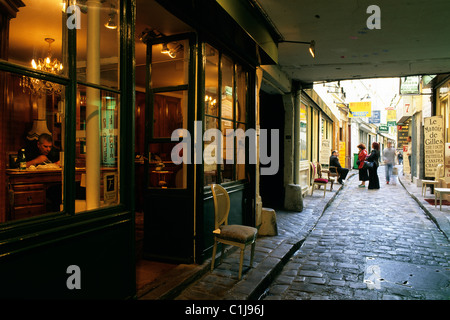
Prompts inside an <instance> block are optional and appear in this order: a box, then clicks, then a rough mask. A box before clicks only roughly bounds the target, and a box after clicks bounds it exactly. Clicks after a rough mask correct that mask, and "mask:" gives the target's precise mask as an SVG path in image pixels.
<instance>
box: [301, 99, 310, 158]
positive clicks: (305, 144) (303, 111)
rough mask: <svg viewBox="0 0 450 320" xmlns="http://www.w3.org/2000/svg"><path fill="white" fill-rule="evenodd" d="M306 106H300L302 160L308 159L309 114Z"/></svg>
mask: <svg viewBox="0 0 450 320" xmlns="http://www.w3.org/2000/svg"><path fill="white" fill-rule="evenodd" d="M306 112H307V111H306V106H305V105H304V104H303V103H301V104H300V160H307V159H308V154H307V153H308V149H307V148H308V141H307V129H308V122H307V113H306Z"/></svg>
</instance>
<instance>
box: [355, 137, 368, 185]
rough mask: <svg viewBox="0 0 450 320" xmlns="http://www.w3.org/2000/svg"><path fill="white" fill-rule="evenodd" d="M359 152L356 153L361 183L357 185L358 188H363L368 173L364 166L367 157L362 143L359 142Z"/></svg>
mask: <svg viewBox="0 0 450 320" xmlns="http://www.w3.org/2000/svg"><path fill="white" fill-rule="evenodd" d="M358 149H359V153H358V162H357V164H358V169H359V181H361V184H360V185H359V186H358V188H365V187H366V181H367V180H369V175H368V172H367V169H365V168H364V161H365V160H366V157H367V150H366V146H365V145H364V143H360V144H359V145H358Z"/></svg>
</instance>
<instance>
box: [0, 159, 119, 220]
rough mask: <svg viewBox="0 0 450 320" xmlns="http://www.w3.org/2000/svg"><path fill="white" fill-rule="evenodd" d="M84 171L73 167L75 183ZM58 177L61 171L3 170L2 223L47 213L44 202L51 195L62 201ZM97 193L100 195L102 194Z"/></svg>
mask: <svg viewBox="0 0 450 320" xmlns="http://www.w3.org/2000/svg"><path fill="white" fill-rule="evenodd" d="M85 172H86V169H85V168H76V169H75V181H77V182H80V181H81V175H82V174H84V173H85ZM101 172H102V175H103V173H106V172H117V168H102V169H101ZM62 175H63V172H62V169H37V170H19V169H7V170H6V186H7V190H8V197H9V204H7V209H6V212H7V213H6V214H7V216H6V219H5V220H6V221H10V220H18V219H24V218H29V217H33V216H37V215H41V214H44V213H46V212H51V211H48V210H47V199H49V198H50V197H51V196H52V195H54V193H55V192H58V193H59V194H58V195H57V196H56V199H57V200H58V201H59V199H58V198H59V197H60V198H62V195H61V193H62V180H63V179H62V178H63V177H62ZM100 183H101V185H100V188H103V179H100ZM49 189H51V190H50V191H49ZM53 189H54V190H53ZM48 192H49V193H48ZM100 194H101V195H103V193H102V192H100ZM60 195H61V196H60ZM57 211H59V209H58V210H57Z"/></svg>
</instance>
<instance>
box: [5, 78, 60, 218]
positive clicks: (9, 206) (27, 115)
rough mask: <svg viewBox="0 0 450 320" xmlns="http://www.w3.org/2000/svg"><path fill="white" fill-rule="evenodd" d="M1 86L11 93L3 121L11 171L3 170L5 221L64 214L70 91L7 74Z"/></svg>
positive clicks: (9, 169)
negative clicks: (67, 95) (66, 115)
mask: <svg viewBox="0 0 450 320" xmlns="http://www.w3.org/2000/svg"><path fill="white" fill-rule="evenodd" d="M0 85H1V86H2V87H3V88H4V91H3V92H5V93H6V99H5V101H6V108H5V117H4V118H3V119H1V121H2V123H1V125H2V126H4V133H5V137H4V144H5V150H4V151H6V152H5V155H6V170H5V168H1V170H5V173H6V186H5V187H6V188H5V190H6V192H7V201H6V203H4V204H3V203H2V206H4V207H3V208H0V222H9V221H16V220H22V219H26V218H31V217H35V216H40V215H43V214H45V213H49V212H58V211H62V210H63V209H64V208H63V201H62V198H63V196H62V195H63V185H64V183H63V177H64V174H63V171H64V166H62V164H63V160H64V139H63V135H64V96H65V88H64V86H62V85H59V84H57V83H54V82H50V81H45V80H43V79H37V78H29V77H25V76H21V75H17V74H13V73H7V72H0ZM2 90H3V89H2ZM22 155H23V156H24V159H25V160H24V164H23V165H22V164H21V158H22Z"/></svg>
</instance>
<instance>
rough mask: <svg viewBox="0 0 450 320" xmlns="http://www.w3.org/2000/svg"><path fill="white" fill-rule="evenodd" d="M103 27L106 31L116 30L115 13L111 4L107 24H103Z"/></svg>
mask: <svg viewBox="0 0 450 320" xmlns="http://www.w3.org/2000/svg"><path fill="white" fill-rule="evenodd" d="M105 27H106V28H108V29H117V23H116V11H115V10H114V5H113V4H112V2H111V10H110V12H109V19H108V22H107V23H105Z"/></svg>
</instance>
